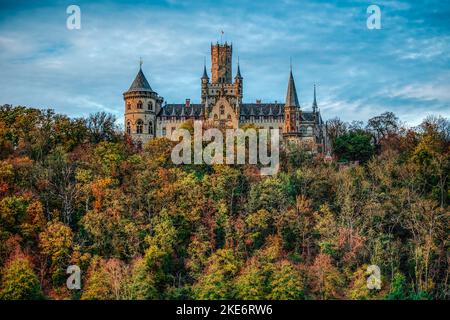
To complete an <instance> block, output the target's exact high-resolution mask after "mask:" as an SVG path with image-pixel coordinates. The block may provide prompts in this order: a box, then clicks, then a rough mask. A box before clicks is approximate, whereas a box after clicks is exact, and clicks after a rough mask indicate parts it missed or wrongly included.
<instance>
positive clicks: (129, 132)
mask: <svg viewBox="0 0 450 320" xmlns="http://www.w3.org/2000/svg"><path fill="white" fill-rule="evenodd" d="M127 134H131V123H130V121H128V122H127Z"/></svg>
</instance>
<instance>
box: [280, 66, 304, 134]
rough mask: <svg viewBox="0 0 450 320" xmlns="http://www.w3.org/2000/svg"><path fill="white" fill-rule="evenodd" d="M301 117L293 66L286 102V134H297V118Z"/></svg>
mask: <svg viewBox="0 0 450 320" xmlns="http://www.w3.org/2000/svg"><path fill="white" fill-rule="evenodd" d="M298 119H300V104H299V103H298V97H297V90H296V89H295V82H294V77H293V76H292V68H291V72H290V74H289V82H288V88H287V93H286V102H285V104H284V127H283V134H284V135H295V134H297V132H298V130H297V120H298Z"/></svg>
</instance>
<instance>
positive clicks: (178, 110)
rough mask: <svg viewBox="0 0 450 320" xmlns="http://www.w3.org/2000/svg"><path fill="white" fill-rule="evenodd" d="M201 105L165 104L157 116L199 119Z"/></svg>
mask: <svg viewBox="0 0 450 320" xmlns="http://www.w3.org/2000/svg"><path fill="white" fill-rule="evenodd" d="M202 109H203V105H202V104H194V103H191V104H190V105H189V107H187V106H186V104H166V105H165V106H163V107H162V108H161V112H160V113H159V116H162V117H199V116H200V115H201V113H202Z"/></svg>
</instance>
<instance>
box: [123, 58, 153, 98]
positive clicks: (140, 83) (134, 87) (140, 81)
mask: <svg viewBox="0 0 450 320" xmlns="http://www.w3.org/2000/svg"><path fill="white" fill-rule="evenodd" d="M128 91H149V92H154V91H153V90H152V88H151V87H150V84H149V83H148V81H147V79H146V78H145V75H144V72H142V59H141V60H140V61H139V72H138V74H137V75H136V78H134V81H133V83H132V84H131V86H130V89H128Z"/></svg>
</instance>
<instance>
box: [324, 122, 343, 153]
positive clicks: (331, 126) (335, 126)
mask: <svg viewBox="0 0 450 320" xmlns="http://www.w3.org/2000/svg"><path fill="white" fill-rule="evenodd" d="M326 125H327V133H328V137H329V139H330V141H331V144H332V146H333V147H334V143H335V141H336V139H337V138H339V137H340V136H342V135H344V134H346V133H347V124H346V123H345V122H343V121H342V120H341V119H339V118H333V119H330V120H328V121H327V124H326Z"/></svg>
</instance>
